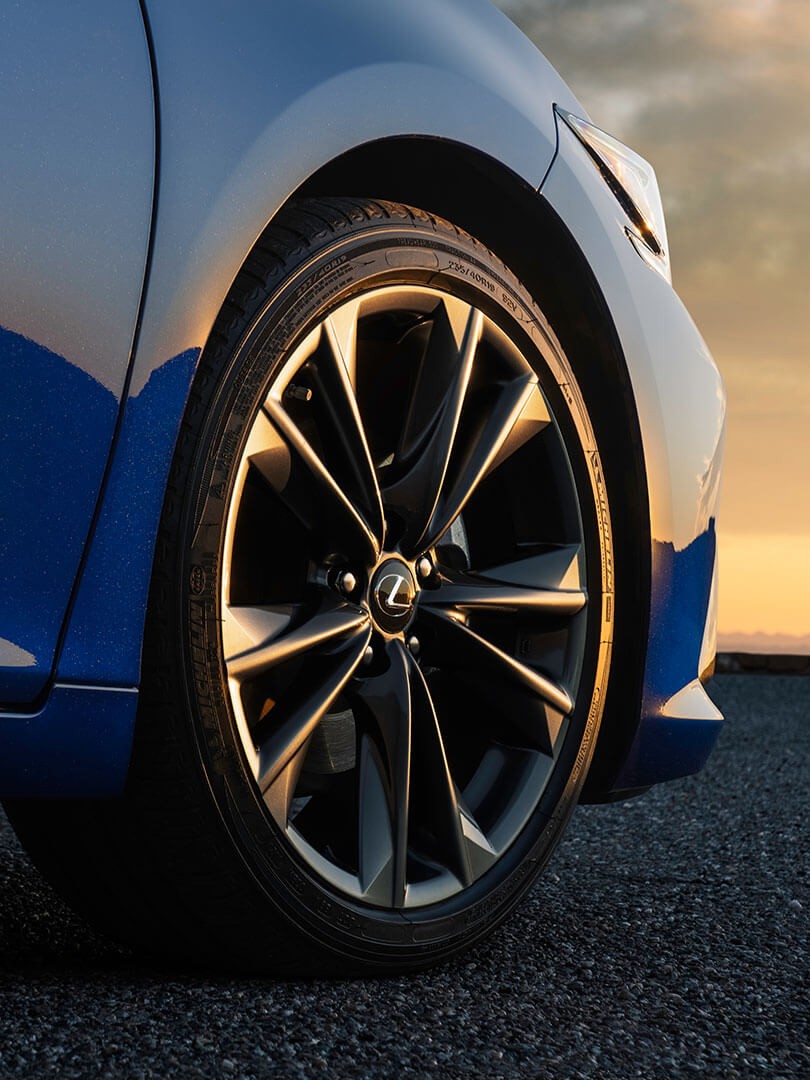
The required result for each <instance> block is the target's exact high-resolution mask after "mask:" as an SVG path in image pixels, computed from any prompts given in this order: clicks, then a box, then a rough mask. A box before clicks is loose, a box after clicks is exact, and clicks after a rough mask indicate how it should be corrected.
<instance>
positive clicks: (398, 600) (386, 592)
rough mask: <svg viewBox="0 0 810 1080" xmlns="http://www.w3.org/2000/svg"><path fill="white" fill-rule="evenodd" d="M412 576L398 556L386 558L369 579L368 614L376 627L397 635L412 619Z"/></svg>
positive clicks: (413, 600)
mask: <svg viewBox="0 0 810 1080" xmlns="http://www.w3.org/2000/svg"><path fill="white" fill-rule="evenodd" d="M416 593H417V588H416V579H415V578H414V576H413V574H412V573H411V570H410V567H408V566H407V565H406V563H404V562H403V561H402V560H401V559H396V558H395V559H389V560H388V561H387V562H384V563H383V565H382V566H381V567H380V568H379V570H378V571H377V574H376V575H375V577H374V578H373V579H372V582H371V614H372V617H373V618H374V621H375V622H376V624H377V626H378V627H379V628H380V629H382V630H384V631H385V632H386V633H388V634H398V633H399V632H400V630H402V629H403V628H404V627H405V626H406V625H407V624H408V623H409V622H410V620H411V619H412V618H413V614H414V603H415V601H416Z"/></svg>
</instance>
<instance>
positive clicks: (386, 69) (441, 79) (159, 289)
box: [58, 0, 579, 686]
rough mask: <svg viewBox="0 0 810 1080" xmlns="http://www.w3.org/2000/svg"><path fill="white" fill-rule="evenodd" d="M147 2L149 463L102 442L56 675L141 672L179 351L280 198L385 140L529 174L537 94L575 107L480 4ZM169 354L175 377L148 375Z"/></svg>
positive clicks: (182, 387)
mask: <svg viewBox="0 0 810 1080" xmlns="http://www.w3.org/2000/svg"><path fill="white" fill-rule="evenodd" d="M148 8H149V18H150V25H151V30H152V37H153V41H154V49H155V58H156V70H157V78H158V84H159V100H160V127H161V139H160V141H161V146H160V183H159V188H158V209H157V215H156V224H155V236H154V246H153V255H152V263H151V268H150V275H149V287H148V290H147V296H146V303H145V308H144V316H143V325H142V330H141V335H140V339H139V344H138V349H137V353H136V356H135V361H134V369H133V373H132V382H131V385H130V391H129V397H128V400H127V402H126V405H125V411H124V429H125V430H129V429H130V428H131V427H138V426H141V427H142V428H143V430H142V436H143V437H144V438H146V439H147V453H148V454H149V468H148V470H147V469H145V468H144V467H143V465H142V463H141V462H140V461H139V460H138V455H137V453H135V454H134V455H133V453H132V452H130V451H127V450H126V449H121V450H119V452H117V453H116V455H115V460H114V462H113V467H112V471H111V475H110V489H109V493H108V495H107V497H106V498H105V501H104V507H103V510H102V514H101V517H100V519H99V524H98V528H97V530H96V535H95V537H94V540H93V543H92V547H91V550H90V556H89V559H88V563H87V567H86V569H85V572H84V575H83V579H82V583H81V588H80V590H79V593H78V597H77V601H76V605H75V607H74V610H73V612H72V614H71V618H70V624H69V627H68V631H67V634H66V638H65V646H64V650H63V653H62V657H61V661H60V664H59V672H58V677H59V678H60V679H61V680H67V681H73V680H77V681H82V682H94V683H98V684H103V685H111V686H116V685H117V686H125V685H136V684H137V682H138V680H139V677H140V648H141V635H142V629H143V620H144V616H145V611H146V598H147V593H148V587H149V575H150V571H151V565H152V550H153V546H154V537H155V532H156V529H157V520H158V517H159V514H160V508H161V505H162V501H163V494H164V489H165V483H166V478H167V476H168V471H169V466H170V463H171V456H172V452H173V449H174V442H175V438H176V434H177V427H178V425H179V420H180V416H181V414H182V410H183V407H184V405H185V400H186V395H187V393H188V387H189V385H190V382H191V378H192V375H193V370H194V369H193V358H195V357H196V356H198V355H199V352H200V350H201V349H202V347H203V345H204V344H205V341H206V339H207V337H208V334H209V332H210V329H211V326H212V325H213V323H214V320H215V318H216V316H217V313H218V312H219V309H220V307H221V306H222V303H223V301H224V299H225V297H226V295H227V293H228V290H229V288H230V286H231V283H232V281H233V279H234V277H235V276H236V274H237V272H238V270H239V268H240V266H241V265H242V263H243V262H244V260H245V258H246V257H247V255H248V253H249V251H250V249H251V248H252V246H253V244H254V243H255V242H256V239H257V237H258V236H259V235H260V234H261V232H262V231H263V230H264V228H265V226H266V225H267V223H268V221H269V220H270V219H271V218H272V217H273V215H274V214H275V213H276V212H277V210H278V209H279V207H280V206H281V205H282V204H283V203H284V202H285V201H286V200H287V199H288V198H289V197H290V195H291V194H292V193H293V192H294V191H295V190H296V189H297V188H298V187H299V186H300V185H301V184H302V183H303V182H304V181H305V180H307V179H308V177H310V176H311V175H312V174H313V173H314V172H316V171H317V170H318V169H319V168H320V167H321V166H323V165H325V164H327V163H328V162H330V161H331V160H333V159H334V158H336V157H338V156H339V155H340V154H342V153H344V152H345V151H347V150H350V149H352V148H353V147H355V146H358V145H360V144H363V143H368V142H372V141H374V140H376V139H380V138H384V137H390V136H394V135H422V136H427V137H429V138H436V139H443V140H449V141H452V142H455V143H459V144H464V145H466V146H471V147H473V148H475V149H477V150H479V151H481V152H482V153H485V154H487V155H489V156H491V157H493V158H495V159H497V160H498V161H500V162H502V163H503V164H504V165H506V167H508V168H509V169H510V170H512V171H513V172H514V173H516V174H517V175H519V176H521V177H523V178H524V179H525V180H526V181H527V182H528V183H530V184H531V185H532V186H533V187H536V186H537V185H538V184H539V183H540V181H541V180H542V178H543V175H544V174H545V172H546V171H547V169H548V167H549V165H550V164H551V161H552V159H553V156H554V152H555V149H556V141H557V133H556V125H555V121H554V116H553V113H552V111H551V109H550V108H549V106H548V104H547V102H548V101H550V100H552V98H553V99H555V100H558V99H560V98H564V99H565V101H566V102H568V104H569V107H571V108H579V106H578V105H577V103H576V99H575V98H574V97H573V95H572V94H571V93H570V91H569V90H567V88H566V87H565V85H564V83H563V82H562V81H561V80H560V78H559V76H558V75H557V74H556V72H554V70H553V68H551V66H550V65H549V64H548V62H547V61H546V60H545V58H543V57H542V56H541V54H540V53H538V52H537V50H536V49H535V48H534V46H533V45H531V44H530V43H529V41H528V40H527V39H526V38H525V37H523V35H522V34H521V33H520V32H519V31H518V30H517V29H516V27H515V26H513V24H512V23H511V22H510V21H509V20H508V19H507V18H506V17H505V16H504V15H502V14H501V13H500V12H499V11H497V10H496V9H495V8H493V7H492V6H491V5H490V4H489V3H486V2H482V0H463V2H462V0H442V2H441V3H436V2H435V0H416V2H414V3H412V4H409V5H408V6H407V9H405V8H403V5H402V4H400V3H398V2H397V0H383V2H380V0H352V2H351V3H344V4H341V5H340V6H338V7H336V6H335V5H334V4H331V3H329V2H327V0H310V2H309V3H307V4H299V3H293V2H291V0H283V2H282V3H277V4H274V5H272V7H268V6H267V5H265V4H257V3H254V4H246V5H242V6H241V7H240V8H239V9H237V10H236V11H232V12H229V16H228V17H227V18H226V16H225V14H224V11H223V8H222V6H221V5H219V4H216V3H210V2H209V3H197V4H193V5H191V4H150V5H148ZM349 26H351V28H352V30H351V32H349V31H348V30H347V27H349ZM212 147H215V148H216V152H213V151H212ZM178 358H180V359H178ZM190 358H191V362H189V359H190ZM178 365H179V366H181V367H182V368H183V370H184V371H185V374H186V378H185V382H183V379H182V378H181V377H179V376H177V375H172V376H169V375H164V374H162V372H163V371H164V369H166V370H167V371H168V369H169V368H170V367H174V368H177V367H178ZM158 383H161V384H163V385H167V384H171V386H172V387H173V388H174V393H172V394H169V393H168V392H163V391H162V390H161V391H160V392H159V393H160V397H161V402H162V404H161V405H160V406H159V409H160V410H162V411H161V417H160V419H157V417H156V410H157V409H158V406H157V405H154V406H152V405H150V406H149V407H148V408H149V409H150V410H151V412H152V414H153V416H155V422H154V426H153V427H151V428H149V429H148V430H147V429H146V428H144V427H143V425H139V422H138V421H137V420H135V419H132V417H131V414H132V413H135V412H138V411H139V410H143V409H144V406H143V405H141V404H139V403H140V401H141V395H147V396H150V395H152V394H153V393H157V392H156V391H153V389H151V388H152V387H153V384H155V385H156V384H158ZM132 445H133V446H134V447H137V446H138V445H139V444H138V441H137V439H135V440H134V441H133V442H132ZM131 492H134V493H135V498H136V499H137V502H138V513H137V514H135V513H133V512H132V508H131V503H130V498H131V495H130V493H131Z"/></svg>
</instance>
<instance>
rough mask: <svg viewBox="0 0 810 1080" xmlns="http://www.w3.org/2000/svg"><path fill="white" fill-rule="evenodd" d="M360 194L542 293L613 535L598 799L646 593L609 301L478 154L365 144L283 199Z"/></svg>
mask: <svg viewBox="0 0 810 1080" xmlns="http://www.w3.org/2000/svg"><path fill="white" fill-rule="evenodd" d="M460 178H463V182H460ZM358 194H361V195H369V196H372V197H374V198H380V199H388V200H391V201H395V202H405V203H408V204H410V205H413V206H418V207H420V208H421V209H423V210H427V211H428V212H430V213H434V214H436V215H438V216H440V217H444V218H446V219H447V220H449V221H452V222H453V223H454V224H455V225H458V226H459V227H460V228H462V229H464V230H465V231H467V232H469V233H470V234H471V235H473V236H475V237H476V238H477V239H479V240H481V241H482V242H483V243H484V244H486V245H487V247H489V248H490V249H491V250H492V251H493V252H494V253H495V254H496V255H498V257H499V258H500V259H502V260H503V261H504V262H505V263H506V265H507V266H509V267H510V269H512V270H513V271H514V272H515V273H516V274H517V276H518V277H519V278H520V279H521V280H522V281H523V283H524V284H525V285H526V287H527V288H528V289H529V291H530V292H531V293H532V295H533V296H536V297H538V298H540V301H541V304H542V308H543V311H544V313H545V314H546V316H547V317H548V319H549V321H550V322H551V324H552V326H553V327H554V329H555V332H556V333H557V335H558V337H559V338H560V340H561V343H562V345H563V347H564V348H565V350H566V353H567V355H568V356H569V358H570V359H571V360H572V362H573V364H574V367H575V370H576V371H577V378H578V379H579V381H580V384H581V386H582V389H583V391H584V393H585V395H586V398H587V401H588V408H589V412H590V413H591V418H592V420H593V422H594V426H595V429H596V434H597V441H598V444H599V446H600V451H601V456H602V462H603V467H604V470H605V474H606V477H605V479H606V484H607V488H608V493H609V497H610V501H611V517H612V528H613V535H614V572H615V580H616V595H615V605H616V606H615V622H614V645H613V663H612V671H611V677H610V684H609V689H608V696H607V700H606V703H605V711H604V715H603V720H602V726H601V729H600V736H599V739H598V742H597V747H596V750H595V753H594V757H593V760H592V763H591V767H590V771H589V774H588V779H587V781H586V784H585V787H584V789H583V792H582V795H581V798H580V801H582V802H589V801H594V802H600V801H603V799H606V798H608V797H609V795H610V792H611V789H612V785H613V782H614V780H615V778H616V777H617V776H618V774H619V771H620V769H621V766H622V764H623V762H624V759H625V757H626V754H627V752H628V750H629V747H630V745H631V743H632V741H633V738H634V736H635V734H636V730H637V728H638V724H639V717H640V710H641V701H642V692H643V678H644V665H645V660H646V650H647V628H648V627H649V618H650V590H651V554H650V553H651V535H650V509H649V500H648V496H647V476H646V469H645V464H644V454H643V450H642V441H641V430H640V426H639V419H638V414H637V411H636V405H635V399H634V395H633V390H632V386H631V382H630V376H629V373H628V370H627V365H626V363H625V359H624V356H623V353H622V349H621V346H620V344H619V340H618V336H617V334H616V331H615V328H614V325H613V321H612V319H611V316H610V312H609V310H608V307H607V304H606V302H605V300H604V297H603V296H602V292H601V290H600V288H599V285H598V283H597V281H596V279H595V277H594V275H593V273H592V272H591V270H590V268H589V266H588V264H587V261H586V259H585V257H584V255H583V254H582V252H581V251H580V249H579V247H578V245H577V244H576V242H575V240H574V239H573V237H572V236H571V234H570V233H569V232H568V230H567V229H566V227H565V225H564V223H563V222H562V221H561V219H560V218H559V217H558V215H557V214H556V213H555V212H554V210H553V209H552V208H551V207H550V206H549V204H548V203H547V202H546V201H545V200H544V199H543V197H542V194H538V192H537V191H535V190H534V189H533V188H532V187H531V186H530V185H529V184H527V183H526V182H525V181H524V180H522V179H521V177H519V176H517V175H516V174H515V173H514V172H512V171H511V170H510V169H508V168H507V167H506V166H504V165H502V164H501V163H500V162H498V161H496V160H494V159H493V158H491V157H489V156H488V155H486V154H484V153H481V152H480V151H478V150H475V149H473V148H471V147H468V146H463V145H460V144H457V143H453V142H451V141H449V140H437V139H423V138H417V137H406V138H391V139H382V140H378V141H375V142H370V143H366V144H364V145H362V146H359V147H357V148H355V149H354V150H351V151H349V152H348V153H345V154H343V155H341V156H339V157H338V158H336V159H334V160H333V161H331V162H329V163H328V164H327V165H325V166H324V167H323V168H321V169H319V170H318V171H317V172H316V173H315V174H313V175H312V176H311V177H310V178H309V179H308V180H307V181H306V182H305V183H304V184H303V185H302V186H301V187H300V188H299V189H298V190H297V191H296V192H295V193H294V195H293V196H292V198H296V197H301V196H324V195H358ZM611 797H612V796H611Z"/></svg>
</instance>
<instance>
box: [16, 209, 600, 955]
mask: <svg viewBox="0 0 810 1080" xmlns="http://www.w3.org/2000/svg"><path fill="white" fill-rule="evenodd" d="M538 302H539V304H540V305H542V297H538V298H532V297H530V296H529V295H528V294H527V292H526V290H525V289H524V288H523V287H522V286H521V284H520V283H519V282H518V281H517V280H516V279H515V277H514V276H513V274H512V273H511V272H510V271H509V270H508V269H507V268H506V267H505V266H503V265H502V263H500V262H499V260H498V259H497V258H496V257H495V256H494V255H493V254H492V253H491V252H489V251H488V250H486V249H485V248H484V247H483V246H482V245H481V244H479V243H478V242H477V241H475V240H474V239H473V238H471V237H470V236H468V235H467V234H465V233H463V232H461V231H460V230H458V229H457V228H455V227H454V226H452V225H451V224H449V223H447V222H445V221H442V220H439V219H436V218H434V217H432V216H430V215H428V214H426V213H423V212H421V211H419V210H416V209H413V208H410V207H406V206H401V205H396V204H391V203H384V202H377V201H371V200H366V199H331V200H330V199H325V200H301V201H298V202H296V203H293V204H291V205H290V206H288V207H287V208H286V209H285V210H284V211H283V212H282V213H281V214H280V216H279V217H278V218H277V219H276V221H275V222H274V223H273V224H272V225H271V226H270V227H268V229H267V231H266V232H265V234H264V236H263V237H262V239H261V240H260V242H259V244H258V245H257V247H256V249H255V250H254V252H253V253H252V254H251V256H250V258H249V260H248V262H247V263H246V265H245V267H244V268H243V270H242V272H241V273H240V275H239V277H238V278H237V280H236V282H235V283H234V286H233V288H232V291H231V295H230V296H229V298H228V300H227V302H226V304H225V306H224V308H223V310H222V312H221V314H220V317H219V319H218V321H217V324H216V326H215V328H214V331H213V333H212V335H211V338H210V340H209V343H208V345H207V347H206V350H205V352H204V354H203V357H202V360H201V363H200V367H199V371H198V374H197V376H196V378H195V382H194V386H193V388H192V393H191V398H190V401H189V405H188V407H187V410H186V415H185V418H184V421H183V425H182V431H181V434H180V438H179V440H178V445H177V451H176V454H175V460H174V464H173V468H172V475H171V480H170V483H169V488H168V492H167V496H166V501H165V505H164V511H163V519H162V522H161V527H160V536H159V540H158V546H157V552H156V558H155V566H154V575H153V583H152V590H151V597H150V602H149V612H148V618H147V628H146V638H145V649H144V669H143V687H142V690H141V704H140V712H139V718H138V724H137V730H136V742H135V750H134V756H133V762H132V767H131V772H130V778H129V782H128V785H127V790H126V793H125V795H124V797H123V798H122V799H119V800H114V801H110V802H103V803H102V802H90V801H86V802H77V803H60V804H56V805H55V804H54V803H41V804H36V803H34V802H19V801H18V802H16V803H13V804H10V806H9V813H10V816H11V819H12V821H13V823H14V824H15V827H16V828H17V829H18V831H19V832H20V835H21V836H22V838H23V840H24V841H25V843H26V844H27V845H28V847H29V849H30V850H31V852H32V853H33V855H34V857H35V859H36V860H37V861H38V863H39V864H40V866H41V867H42V868H43V869H44V871H45V872H46V874H48V875H49V876H50V877H51V878H52V879H53V880H54V881H55V882H56V883H57V885H58V886H59V887H61V888H62V890H63V891H64V892H65V893H66V894H67V895H68V897H69V899H71V900H72V902H73V903H74V904H76V905H77V906H78V907H80V908H81V909H82V910H83V911H85V912H86V913H88V914H89V915H90V916H91V917H92V918H93V919H95V921H96V922H99V923H101V925H102V926H104V927H105V928H106V929H108V930H109V931H110V932H112V933H114V934H116V935H117V936H118V937H120V938H123V939H124V940H125V941H128V942H131V943H134V944H136V945H138V946H140V947H148V948H150V949H151V950H152V951H156V950H157V951H160V952H166V951H169V952H171V953H172V954H174V955H181V956H184V957H186V958H189V959H191V960H193V961H194V962H198V963H199V962H201V963H205V964H210V963H215V964H217V965H220V966H221V965H225V966H229V967H234V968H239V969H250V970H259V971H295V972H298V973H307V972H309V973H344V974H345V973H371V972H375V971H381V970H389V971H402V970H407V969H411V968H416V967H420V966H425V965H427V964H429V963H432V962H435V961H437V960H440V959H443V958H446V957H449V956H451V955H453V954H456V953H458V952H460V951H462V950H464V949H466V948H468V947H470V946H471V945H472V944H474V943H475V942H477V941H478V940H480V939H481V937H482V936H483V935H485V934H487V933H488V932H490V931H491V930H492V929H493V927H495V926H496V925H497V924H498V923H499V922H500V921H501V920H502V919H503V918H504V917H505V916H506V915H507V913H508V912H509V911H510V910H511V909H512V907H513V906H514V905H515V903H516V902H517V901H518V899H519V898H520V896H521V895H522V894H523V893H524V892H525V890H526V889H527V888H528V887H529V885H530V884H531V883H532V881H533V880H534V878H535V876H536V875H537V873H538V872H539V871H540V869H541V868H542V866H543V865H544V864H545V862H546V860H547V859H548V857H549V855H550V854H551V851H552V850H553V848H554V845H555V844H556V842H557V841H558V839H559V837H560V835H561V832H562V830H563V828H564V827H565V824H566V822H567V820H568V817H569V815H570V812H571V810H572V809H573V806H574V804H575V801H576V797H577V794H578V791H579V789H580V787H581V785H582V783H583V781H584V778H585V772H586V769H587V764H588V761H589V757H590V753H591V751H592V748H593V745H594V741H595V738H596V733H597V730H598V726H599V720H600V716H601V708H602V703H603V701H604V695H605V690H606V684H607V677H608V671H609V659H610V640H611V621H610V601H611V596H610V576H609V575H610V566H611V549H610V543H611V537H610V523H609V514H608V503H607V496H606V493H605V490H604V485H603V481H602V472H601V465H600V459H599V450H598V447H597V446H596V444H595V439H594V434H593V430H592V427H591V423H590V421H589V416H588V409H587V405H586V403H585V401H584V400H583V398H582V395H581V393H580V391H579V389H578V387H577V381H576V377H575V373H574V371H573V370H572V368H571V365H570V364H569V362H568V360H567V358H566V355H565V353H564V351H563V349H562V347H561V345H560V343H559V341H558V339H557V337H556V336H555V334H554V332H553V330H552V329H551V327H550V326H549V325H548V324H547V322H546V320H545V319H544V317H543V314H542V310H541V306H538Z"/></svg>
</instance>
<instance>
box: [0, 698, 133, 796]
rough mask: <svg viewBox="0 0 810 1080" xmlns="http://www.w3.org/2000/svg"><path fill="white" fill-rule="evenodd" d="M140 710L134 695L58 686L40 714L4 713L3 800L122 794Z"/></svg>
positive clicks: (0, 738) (0, 730) (0, 742)
mask: <svg viewBox="0 0 810 1080" xmlns="http://www.w3.org/2000/svg"><path fill="white" fill-rule="evenodd" d="M137 706H138V695H137V693H136V692H135V691H133V690H122V689H114V690H113V689H110V690H95V689H93V688H92V687H87V686H60V685H57V686H54V687H53V689H52V691H51V693H50V696H49V697H48V701H47V702H46V704H45V706H44V708H43V709H42V710H41V711H40V712H38V713H33V714H28V715H20V714H13V713H0V746H2V753H0V795H2V796H3V797H4V798H15V797H28V796H38V795H45V796H52V797H53V796H62V797H66V798H71V797H77V796H105V795H119V794H120V793H121V791H122V790H123V787H124V782H125V781H126V774H127V768H128V766H129V755H130V750H131V746H132V733H133V730H134V727H135V713H136V711H137Z"/></svg>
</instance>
